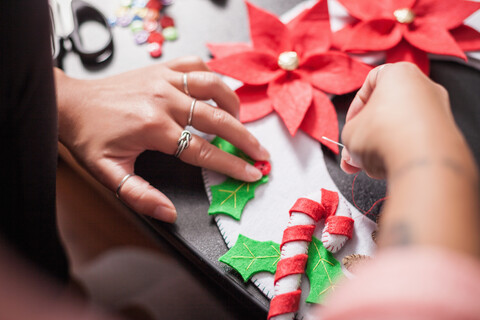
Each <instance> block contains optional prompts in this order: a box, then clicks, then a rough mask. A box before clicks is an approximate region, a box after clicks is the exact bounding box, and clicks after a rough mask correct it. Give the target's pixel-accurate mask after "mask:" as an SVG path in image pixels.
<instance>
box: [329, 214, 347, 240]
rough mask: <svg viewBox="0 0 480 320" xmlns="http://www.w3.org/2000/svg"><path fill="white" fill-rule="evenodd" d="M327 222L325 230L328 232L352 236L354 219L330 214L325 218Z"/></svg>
mask: <svg viewBox="0 0 480 320" xmlns="http://www.w3.org/2000/svg"><path fill="white" fill-rule="evenodd" d="M325 223H326V224H327V230H326V231H327V232H328V233H330V234H338V235H342V236H347V237H348V239H351V238H352V234H353V223H354V220H353V219H352V218H350V217H344V216H330V217H328V218H327V220H325Z"/></svg>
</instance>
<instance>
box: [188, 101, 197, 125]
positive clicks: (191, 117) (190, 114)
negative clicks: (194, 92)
mask: <svg viewBox="0 0 480 320" xmlns="http://www.w3.org/2000/svg"><path fill="white" fill-rule="evenodd" d="M196 103H197V99H193V100H192V104H191V105H190V113H189V114H188V121H187V126H191V125H192V120H193V110H195V104H196Z"/></svg>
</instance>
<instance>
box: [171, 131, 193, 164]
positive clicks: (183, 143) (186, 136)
mask: <svg viewBox="0 0 480 320" xmlns="http://www.w3.org/2000/svg"><path fill="white" fill-rule="evenodd" d="M190 140H192V134H191V133H190V131H188V130H183V131H182V134H181V135H180V138H179V139H178V141H177V151H176V152H175V157H176V158H178V157H180V155H181V154H182V152H183V151H184V150H185V149H187V148H188V147H189V146H190Z"/></svg>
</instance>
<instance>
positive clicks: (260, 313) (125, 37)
mask: <svg viewBox="0 0 480 320" xmlns="http://www.w3.org/2000/svg"><path fill="white" fill-rule="evenodd" d="M90 2H92V3H93V4H95V5H97V7H99V8H100V9H102V11H103V12H104V13H105V14H107V15H108V14H113V13H114V11H115V9H116V8H117V7H118V5H119V1H117V0H111V1H93V0H90ZM251 2H252V3H254V4H257V5H259V6H261V7H263V8H266V9H268V10H269V11H271V12H273V13H275V14H277V15H281V14H282V13H284V12H286V11H288V10H289V9H291V8H293V7H294V6H295V5H296V4H298V3H300V2H301V1H300V0H252V1H251ZM167 13H168V14H169V15H171V16H173V17H174V18H175V20H176V25H177V28H178V31H179V39H178V40H177V41H176V42H167V43H165V44H164V53H163V56H162V58H161V59H152V58H150V56H149V55H148V53H147V51H146V48H145V46H136V45H135V44H134V40H133V35H132V34H131V32H130V31H129V30H128V28H127V29H121V28H120V27H116V28H115V29H114V41H115V55H114V59H113V61H112V62H111V63H110V64H109V65H108V66H107V67H106V68H104V69H102V70H99V71H98V70H97V71H88V70H85V69H83V67H82V65H81V63H80V61H79V60H78V57H76V56H75V55H68V56H67V57H66V59H65V71H66V73H67V74H69V75H71V76H74V77H80V78H96V77H104V76H108V75H112V74H117V73H120V72H123V71H127V70H131V69H134V68H138V67H143V66H147V65H150V64H153V63H157V62H162V61H167V60H169V59H173V58H176V57H180V56H184V55H198V56H200V57H202V58H203V59H205V60H208V59H210V54H209V51H208V49H207V47H206V45H205V44H206V43H208V42H214V43H221V42H248V41H249V29H248V19H247V15H246V8H245V5H244V3H243V1H239V0H230V1H228V0H223V1H222V0H216V1H215V0H211V1H208V0H177V1H176V2H175V4H174V5H172V6H171V7H169V8H168V9H167ZM432 78H433V79H434V80H436V81H437V82H440V83H441V84H443V85H444V86H446V87H447V89H448V90H449V92H450V97H451V102H452V106H453V109H454V113H455V117H456V119H457V122H458V123H459V125H460V126H461V128H462V130H464V133H465V135H466V136H467V140H468V142H469V144H470V146H471V148H472V150H473V151H474V153H475V156H476V159H477V162H479V160H480V154H479V153H480V134H479V131H478V129H475V128H478V125H479V124H480V111H479V109H478V105H479V104H480V93H479V91H478V88H480V73H479V72H478V71H475V70H473V69H471V68H467V67H465V66H461V65H459V64H456V63H453V62H433V63H432ZM351 98H352V95H347V96H344V97H337V98H335V100H334V103H335V105H336V106H337V108H338V112H339V121H340V128H341V127H342V126H343V121H344V115H345V110H346V108H347V106H348V104H349V101H350V100H351ZM326 159H327V160H326V161H327V167H328V168H329V170H330V171H331V174H332V176H333V177H335V176H336V175H340V178H338V180H336V182H337V185H338V186H339V188H340V189H341V190H342V177H341V173H339V172H338V169H336V163H337V162H338V158H335V157H334V156H329V157H326ZM337 168H338V167H337ZM135 172H136V173H137V174H138V175H140V176H142V177H143V178H145V179H146V180H147V181H149V182H150V183H151V184H152V185H153V186H154V187H156V188H158V189H159V190H161V191H162V192H163V193H165V194H166V195H167V196H168V197H169V198H170V199H171V200H172V201H173V203H174V205H175V206H176V208H177V211H178V220H177V222H176V223H175V224H173V225H170V224H166V223H162V222H159V221H156V220H153V219H149V218H144V217H139V216H137V217H138V219H142V222H143V223H144V226H145V228H146V232H148V231H147V229H148V230H150V231H152V230H153V232H154V233H155V234H156V235H157V236H158V237H162V238H164V239H165V240H167V241H168V242H169V243H170V244H171V245H172V246H173V247H175V249H176V250H177V251H178V252H179V253H180V254H181V255H182V256H183V257H185V258H186V259H188V261H190V262H191V264H193V265H196V266H197V267H198V268H199V270H201V272H202V274H203V275H205V277H206V279H208V281H210V283H211V284H212V286H213V287H214V290H219V291H221V290H222V288H223V289H225V292H229V293H231V294H233V295H234V296H235V298H236V299H237V300H238V303H239V304H240V305H242V306H243V308H246V309H247V310H248V313H249V318H265V317H266V313H267V310H268V305H269V301H268V299H266V298H265V297H264V295H263V294H262V293H261V292H260V291H259V290H258V289H257V288H256V287H255V286H254V285H253V284H251V283H248V284H246V285H245V284H244V283H243V281H242V279H241V277H240V276H239V275H238V274H237V273H236V272H235V271H234V270H232V269H231V268H230V267H228V266H226V265H224V264H222V263H220V262H218V258H219V257H220V256H221V255H223V254H224V253H225V252H226V251H227V247H226V245H225V243H224V241H223V238H222V236H221V234H220V232H219V231H218V228H217V226H216V224H215V221H214V218H213V217H212V216H208V215H207V210H208V207H209V201H208V198H207V195H206V193H205V189H204V185H203V180H202V175H201V169H200V168H196V167H193V166H190V165H187V164H184V163H183V162H181V161H179V160H177V159H175V158H173V157H171V156H167V155H164V154H161V153H157V152H151V151H147V152H145V153H143V154H142V155H141V156H140V157H139V158H138V160H137V162H136V166H135ZM349 184H350V183H349V182H348V181H347V182H346V183H345V185H349ZM342 192H343V190H342ZM343 193H344V196H345V197H347V199H348V198H349V194H348V192H343ZM133 214H134V213H133ZM134 215H135V214H134ZM135 216H136V215H135Z"/></svg>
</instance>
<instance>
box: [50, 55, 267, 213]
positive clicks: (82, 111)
mask: <svg viewBox="0 0 480 320" xmlns="http://www.w3.org/2000/svg"><path fill="white" fill-rule="evenodd" d="M183 73H187V76H188V91H189V93H190V94H191V96H192V97H189V96H188V95H186V94H185V92H183V90H184V88H183ZM55 77H56V86H57V101H58V106H59V139H60V141H61V142H62V143H63V144H64V145H65V146H66V147H67V148H68V149H69V150H70V151H71V152H72V154H73V155H74V156H75V157H76V159H77V160H78V161H79V162H80V163H81V164H82V165H83V166H85V167H86V168H87V170H89V171H90V173H92V174H93V175H94V176H95V177H96V178H97V179H98V180H99V181H100V182H102V183H103V184H104V185H105V186H107V187H108V188H109V189H111V190H112V191H115V190H116V188H117V187H118V185H119V183H120V182H121V181H122V179H123V177H125V176H126V175H127V174H129V173H133V170H134V163H135V160H136V158H137V157H138V155H139V154H140V153H142V152H143V151H145V150H157V151H160V152H163V153H166V154H171V155H173V154H175V152H176V150H177V141H178V139H179V138H180V135H181V133H182V131H183V129H184V127H185V126H186V125H187V121H188V117H189V113H190V106H191V103H192V100H193V98H197V99H198V100H209V99H213V100H214V101H215V102H216V103H217V105H218V108H216V107H213V106H210V105H208V104H206V103H204V102H201V101H197V103H196V106H195V109H194V113H193V119H192V126H193V127H195V128H196V129H198V130H200V131H202V132H205V133H210V134H215V135H218V136H220V137H222V138H224V139H226V140H228V141H230V142H231V143H232V144H234V145H235V146H237V147H238V148H240V149H241V150H243V151H245V153H246V154H248V155H249V156H250V157H252V158H253V159H256V160H267V159H268V158H269V154H268V152H267V151H266V150H265V149H264V148H263V147H262V146H261V145H260V144H259V142H258V141H257V139H256V138H255V137H254V136H253V135H251V134H250V133H249V132H248V131H247V129H246V128H245V127H244V126H243V125H242V124H241V123H240V122H239V121H238V120H237V119H236V116H237V114H238V108H239V100H238V98H237V96H236V95H235V93H234V92H233V91H232V90H230V89H229V88H228V87H227V86H226V85H225V84H224V83H223V82H222V81H221V80H220V79H219V78H218V77H217V76H215V75H214V74H213V73H211V72H209V70H208V67H207V66H206V65H205V64H204V63H203V61H201V60H200V59H199V58H182V59H177V60H173V61H171V62H168V63H164V64H158V65H155V66H149V67H146V68H143V69H138V70H134V71H131V72H127V73H123V74H120V75H117V76H113V77H110V78H105V79H101V80H77V79H72V78H69V77H67V76H66V75H65V74H63V72H61V71H60V70H56V71H55ZM179 158H180V160H182V161H185V162H187V163H190V164H193V165H196V166H201V167H204V168H208V169H212V170H216V171H218V172H221V173H224V174H226V175H229V176H231V177H233V178H236V179H240V180H244V181H256V180H258V179H260V178H261V176H262V174H261V172H260V171H259V170H258V169H257V168H255V167H254V166H252V165H250V164H248V163H247V162H245V161H244V160H242V159H240V158H238V157H235V156H233V155H230V154H228V153H226V152H224V151H221V150H219V149H218V148H216V147H215V146H213V145H211V144H210V143H209V142H208V141H206V140H204V139H202V138H201V137H199V136H196V135H193V136H192V140H191V142H190V146H189V147H188V148H187V149H185V150H184V151H183V152H182V153H181V155H180V157H179ZM120 196H121V199H122V200H123V201H124V202H125V203H126V204H127V205H129V206H130V207H131V208H132V209H134V210H135V211H136V212H138V213H142V214H146V215H149V216H152V217H155V218H157V219H160V220H163V221H167V222H173V221H175V219H176V211H175V208H174V206H173V204H172V202H171V201H170V200H169V199H168V198H167V197H166V196H165V195H164V194H162V193H161V192H160V191H158V190H157V189H155V188H154V187H152V186H151V185H150V184H149V183H148V182H146V181H145V180H143V179H142V178H141V177H138V176H133V177H131V178H129V179H128V180H126V181H125V183H124V184H123V185H122V188H121V192H120Z"/></svg>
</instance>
